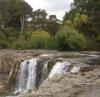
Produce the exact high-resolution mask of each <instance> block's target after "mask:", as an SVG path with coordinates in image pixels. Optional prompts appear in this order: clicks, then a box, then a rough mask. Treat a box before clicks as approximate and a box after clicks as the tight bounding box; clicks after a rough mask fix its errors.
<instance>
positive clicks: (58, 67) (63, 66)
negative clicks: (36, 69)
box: [48, 61, 71, 78]
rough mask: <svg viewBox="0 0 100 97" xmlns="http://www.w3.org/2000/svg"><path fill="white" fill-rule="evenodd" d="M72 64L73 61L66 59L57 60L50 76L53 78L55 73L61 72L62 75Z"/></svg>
mask: <svg viewBox="0 0 100 97" xmlns="http://www.w3.org/2000/svg"><path fill="white" fill-rule="evenodd" d="M70 64H71V63H69V62H67V61H64V62H57V63H56V64H55V65H54V66H53V68H52V70H51V72H50V74H49V76H48V78H52V77H53V76H54V75H55V74H61V75H62V74H65V73H66V72H67V70H68V67H69V65H70Z"/></svg>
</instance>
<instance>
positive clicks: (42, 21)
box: [32, 9, 47, 30]
mask: <svg viewBox="0 0 100 97" xmlns="http://www.w3.org/2000/svg"><path fill="white" fill-rule="evenodd" d="M46 16H47V13H46V11H45V10H42V9H37V10H36V11H34V12H33V14H32V25H33V30H36V29H39V28H42V29H45V28H46V21H47V20H46Z"/></svg>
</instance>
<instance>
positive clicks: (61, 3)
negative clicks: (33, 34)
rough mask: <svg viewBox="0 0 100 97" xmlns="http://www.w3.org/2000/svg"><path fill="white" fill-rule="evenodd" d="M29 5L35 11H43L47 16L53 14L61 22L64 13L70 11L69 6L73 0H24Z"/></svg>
mask: <svg viewBox="0 0 100 97" xmlns="http://www.w3.org/2000/svg"><path fill="white" fill-rule="evenodd" d="M25 1H26V2H28V4H29V5H31V7H32V8H33V10H36V9H45V10H46V12H47V13H48V14H49V15H53V14H55V15H56V16H57V18H58V19H60V20H62V19H63V16H64V14H65V12H66V11H69V10H70V4H71V2H72V1H73V0H25Z"/></svg>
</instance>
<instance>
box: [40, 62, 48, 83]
mask: <svg viewBox="0 0 100 97" xmlns="http://www.w3.org/2000/svg"><path fill="white" fill-rule="evenodd" d="M48 73H49V72H48V62H46V63H45V64H44V66H43V70H42V77H41V82H43V81H44V80H45V79H46V78H47V77H48Z"/></svg>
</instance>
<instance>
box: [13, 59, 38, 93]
mask: <svg viewBox="0 0 100 97" xmlns="http://www.w3.org/2000/svg"><path fill="white" fill-rule="evenodd" d="M37 60H38V59H37V58H33V59H30V60H28V61H26V60H25V61H24V62H22V63H21V66H20V71H19V75H18V86H17V89H16V91H15V92H14V93H15V94H17V93H20V92H22V91H23V92H27V91H28V90H30V89H33V88H34V87H35V83H36V69H37Z"/></svg>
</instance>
